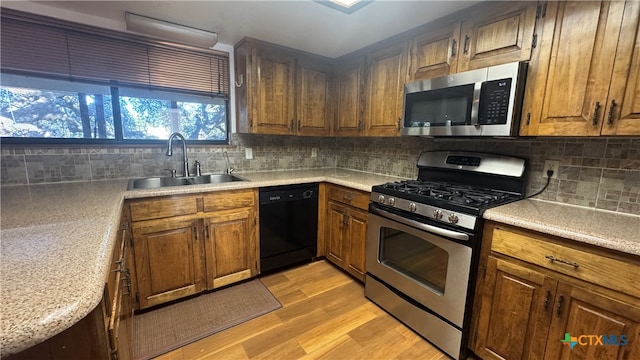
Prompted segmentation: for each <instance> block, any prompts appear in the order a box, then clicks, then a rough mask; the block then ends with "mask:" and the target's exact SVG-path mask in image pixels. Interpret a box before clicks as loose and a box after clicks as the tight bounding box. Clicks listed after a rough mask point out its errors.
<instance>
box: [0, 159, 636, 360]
mask: <svg viewBox="0 0 640 360" xmlns="http://www.w3.org/2000/svg"><path fill="white" fill-rule="evenodd" d="M238 176H240V177H243V178H245V179H247V180H249V181H242V182H229V183H223V184H203V185H189V186H177V187H167V188H161V189H146V190H126V187H127V181H126V180H114V181H96V182H82V183H64V184H43V185H31V186H6V187H2V193H1V206H2V211H1V213H0V214H1V229H2V233H1V236H2V241H1V242H0V246H1V247H0V250H1V252H0V271H1V272H0V275H1V277H0V281H1V282H2V287H1V288H0V308H1V309H2V310H1V311H2V319H0V324H1V328H0V331H1V332H0V357H3V356H7V355H9V354H13V353H16V352H19V351H21V350H24V349H26V348H28V347H30V346H33V345H35V344H38V343H40V342H42V341H44V340H46V339H48V338H50V337H52V336H54V335H56V334H58V333H60V332H62V331H64V330H66V329H67V328H69V327H70V326H72V325H73V324H75V323H76V322H78V321H79V320H81V319H82V318H84V317H85V316H86V315H87V314H89V313H90V312H91V311H92V310H93V309H94V308H95V307H96V306H97V305H98V304H99V303H100V300H101V298H102V294H103V288H104V285H105V278H106V274H107V271H108V268H109V264H110V261H111V254H112V250H113V245H114V243H115V240H116V238H117V236H118V225H119V220H120V213H121V208H122V204H123V200H124V199H133V198H143V197H151V196H167V195H177V194H188V193H198V192H208V191H218V190H232V189H244V188H256V187H264V186H275V185H288V184H299V183H308V182H323V181H326V182H330V183H333V184H337V185H343V186H347V187H350V188H354V189H358V190H362V191H371V187H372V186H373V185H378V184H382V183H385V182H388V181H395V180H399V179H400V178H397V177H392V176H383V175H376V174H369V173H365V172H359V171H353V170H343V169H316V170H291V171H269V172H255V173H240V174H238ZM485 218H487V219H490V220H495V221H499V222H503V223H506V224H511V225H515V226H520V227H523V228H527V229H531V230H536V231H541V232H544V233H549V234H553V235H559V236H562V237H566V238H569V239H574V240H577V241H582V242H586V243H590V244H594V245H598V246H602V247H605V248H610V249H614V250H618V251H623V252H626V253H630V254H635V255H640V238H639V236H640V235H639V234H640V217H638V216H632V215H623V214H618V213H611V212H606V211H599V210H593V209H586V208H579V207H573V206H567V205H562V204H557V203H549V202H543V201H537V200H523V201H520V202H516V203H512V204H508V205H505V206H501V207H498V208H494V209H490V210H487V211H486V212H485Z"/></svg>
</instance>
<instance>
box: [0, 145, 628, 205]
mask: <svg viewBox="0 0 640 360" xmlns="http://www.w3.org/2000/svg"><path fill="white" fill-rule="evenodd" d="M177 145H180V143H177ZM247 147H251V148H253V153H254V159H253V160H245V158H244V153H245V148H247ZM314 147H315V148H318V157H316V158H312V157H311V149H312V148H314ZM452 149H457V150H470V151H482V152H493V153H500V154H508V155H514V156H520V157H524V158H527V159H528V160H529V166H528V172H529V174H528V177H527V193H528V194H532V193H534V192H535V191H537V190H538V189H541V188H542V187H543V185H544V183H545V181H546V180H545V178H544V177H543V176H542V173H543V166H544V161H545V160H547V159H550V160H560V169H559V174H558V179H553V180H552V181H551V183H550V185H549V188H548V189H547V190H545V192H543V193H542V194H541V195H539V196H538V198H540V199H545V200H550V201H557V202H562V203H568V204H575V205H581V206H586V207H592V208H598V209H605V210H611V211H618V212H623V213H631V214H639V215H640V138H593V139H587V138H532V139H528V138H521V139H504V140H503V139H459V140H458V139H456V140H451V139H426V138H417V137H401V138H337V139H335V138H313V137H295V136H267V135H248V134H232V141H231V145H229V146H191V147H189V151H188V153H189V160H190V164H193V161H195V160H200V162H201V163H202V168H203V172H207V173H209V172H214V173H215V172H222V171H223V170H224V169H225V163H224V159H223V156H222V152H223V151H227V152H228V153H229V157H230V159H231V166H232V167H234V168H235V169H236V171H237V172H239V173H241V172H249V171H267V170H288V169H315V168H333V167H339V168H346V169H354V170H361V171H367V172H373V173H379V174H388V175H396V176H401V177H404V178H416V177H417V169H416V167H415V166H416V161H417V157H418V155H419V154H420V152H421V151H424V150H452ZM164 151H165V148H164V146H161V145H157V146H144V147H143V146H137V147H136V146H118V147H108V148H107V147H95V146H92V147H88V146H85V147H56V148H47V147H37V146H31V147H18V146H6V145H5V146H2V149H1V152H0V154H1V157H0V170H1V173H0V183H1V184H2V185H15V184H38V183H50V182H60V181H87V180H105V179H130V178H139V177H149V176H166V175H168V172H166V171H164V170H163V169H166V168H175V169H180V166H181V165H180V159H181V157H182V150H181V149H178V150H176V151H175V152H174V156H173V157H167V156H166V155H165V154H164ZM3 191H10V188H9V187H5V188H3Z"/></svg>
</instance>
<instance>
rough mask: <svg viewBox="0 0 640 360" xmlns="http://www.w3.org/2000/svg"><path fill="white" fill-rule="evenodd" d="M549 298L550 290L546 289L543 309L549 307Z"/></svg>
mask: <svg viewBox="0 0 640 360" xmlns="http://www.w3.org/2000/svg"><path fill="white" fill-rule="evenodd" d="M550 299H551V290H549V289H547V293H546V295H545V296H544V306H543V307H544V309H545V310H547V309H548V308H549V300H550Z"/></svg>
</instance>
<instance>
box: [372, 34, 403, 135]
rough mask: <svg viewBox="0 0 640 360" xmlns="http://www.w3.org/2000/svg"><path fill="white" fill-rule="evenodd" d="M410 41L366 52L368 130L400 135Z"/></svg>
mask: <svg viewBox="0 0 640 360" xmlns="http://www.w3.org/2000/svg"><path fill="white" fill-rule="evenodd" d="M407 56H408V43H407V42H406V41H405V42H401V43H399V44H393V45H389V46H386V47H383V48H380V49H377V50H374V51H372V52H371V53H369V54H368V55H367V58H366V59H367V60H366V61H367V72H368V75H367V85H366V86H367V91H366V100H365V101H366V104H367V105H366V112H365V119H364V121H365V134H366V135H367V136H399V135H400V122H401V119H402V110H403V109H402V107H403V101H404V100H403V97H404V83H405V82H406V81H407V79H408V77H407Z"/></svg>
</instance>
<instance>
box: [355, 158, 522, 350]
mask: <svg viewBox="0 0 640 360" xmlns="http://www.w3.org/2000/svg"><path fill="white" fill-rule="evenodd" d="M417 166H418V179H416V180H406V181H399V182H392V183H387V184H382V185H379V186H374V187H373V188H372V192H371V202H370V204H369V217H368V230H367V250H366V256H367V259H366V260H367V276H366V283H365V295H366V296H367V297H368V298H369V299H371V300H372V301H373V302H375V303H376V304H378V305H379V306H380V307H382V308H383V309H385V310H386V311H387V312H389V313H390V314H391V315H393V316H395V317H396V318H398V319H399V320H400V321H402V322H404V323H405V324H406V325H408V326H409V327H411V328H412V329H413V330H414V331H416V332H417V333H419V334H420V335H422V336H423V337H424V338H426V339H427V340H429V341H430V342H432V343H433V344H434V345H436V346H437V347H439V348H440V349H442V350H443V351H444V352H446V353H447V354H448V355H449V356H451V357H453V358H456V359H458V358H463V357H464V356H465V352H466V351H465V348H466V346H465V344H466V343H467V338H468V330H469V322H470V316H471V307H472V306H471V305H472V301H473V288H474V286H475V278H476V271H477V262H478V256H479V247H480V240H481V236H482V213H483V211H484V210H485V209H488V208H490V207H494V206H498V205H502V204H506V203H509V202H512V201H516V200H519V199H522V198H523V194H524V189H525V166H526V161H525V159H521V158H516V157H510V156H503V155H495V154H486V153H477V152H448V151H433V152H423V153H421V154H420V157H419V159H418V163H417Z"/></svg>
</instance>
